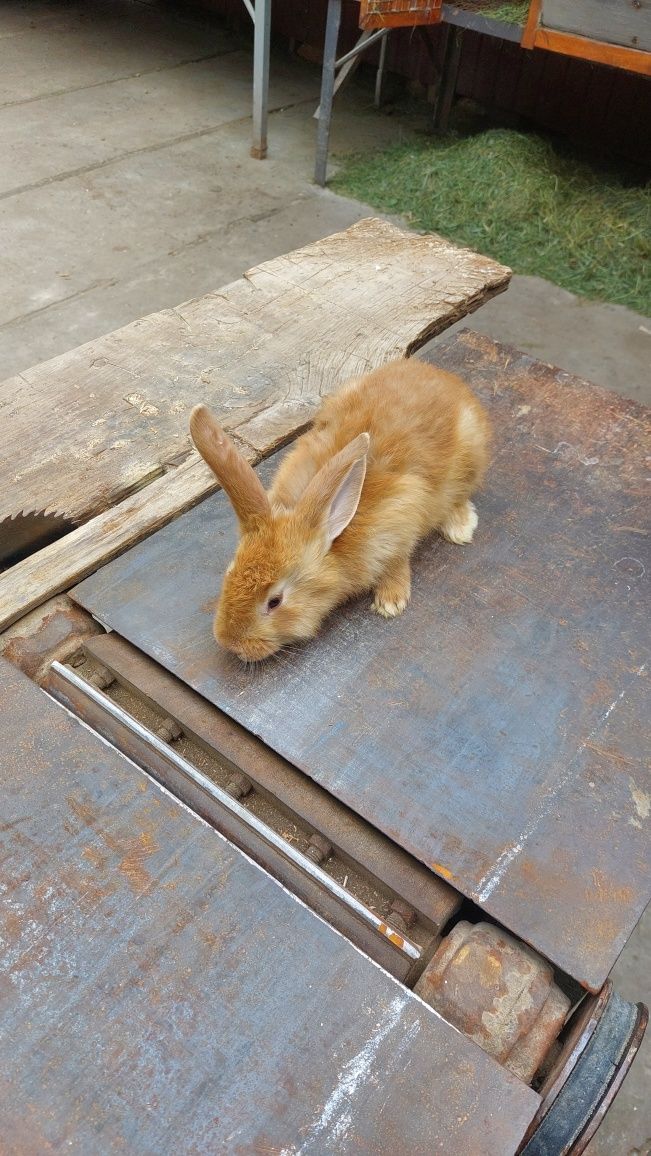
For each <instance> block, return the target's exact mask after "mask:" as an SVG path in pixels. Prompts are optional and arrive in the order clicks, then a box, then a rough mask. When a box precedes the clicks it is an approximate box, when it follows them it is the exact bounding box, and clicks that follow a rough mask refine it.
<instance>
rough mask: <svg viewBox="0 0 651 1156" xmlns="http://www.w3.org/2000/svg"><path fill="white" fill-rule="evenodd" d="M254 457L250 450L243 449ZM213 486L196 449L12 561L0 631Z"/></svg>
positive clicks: (3, 589) (2, 588) (0, 598)
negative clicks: (54, 539)
mask: <svg viewBox="0 0 651 1156" xmlns="http://www.w3.org/2000/svg"><path fill="white" fill-rule="evenodd" d="M247 456H249V457H254V455H253V454H250V453H249V454H248V455H247ZM218 488H219V487H218V485H217V481H216V479H215V477H214V476H213V474H212V473H211V472H210V470H209V469H208V467H207V466H206V465H205V464H204V462H203V461H202V460H201V458H200V457H199V455H198V454H196V453H193V454H192V455H191V457H190V458H189V459H188V461H187V462H185V463H184V464H183V465H181V466H179V467H178V468H177V469H176V470H174V471H173V472H172V473H171V474H169V475H168V476H165V477H162V478H158V479H157V480H156V481H155V482H152V484H151V485H150V486H148V487H147V489H146V490H140V491H139V492H138V493H136V494H133V495H131V496H130V497H129V498H125V499H124V501H123V502H120V503H119V505H117V506H115V507H114V508H113V509H110V510H105V511H104V513H102V514H98V516H97V517H96V518H93V519H91V521H90V522H86V524H85V525H83V526H79V527H78V528H77V529H76V530H73V531H72V532H71V533H70V534H67V535H66V537H65V538H62V539H61V540H60V541H58V542H53V543H52V545H51V546H45V547H44V549H42V550H39V551H38V552H37V553H36V554H33V555H32V557H31V558H26V559H25V560H24V561H22V562H18V563H17V564H16V565H15V566H13V567H12V568H11V570H8V571H7V573H6V574H4V575H3V576H2V578H0V630H4V629H5V628H6V627H8V626H10V625H11V624H12V622H16V621H18V619H19V618H22V617H23V616H24V615H25V614H27V613H28V612H29V611H30V610H34V609H35V608H36V607H37V606H40V605H42V603H43V602H45V601H47V599H48V598H51V597H52V596H53V595H54V594H60V593H61V592H62V591H64V590H68V589H69V588H70V587H71V586H72V585H74V583H75V582H77V581H80V580H81V579H82V578H85V577H86V576H87V575H88V574H92V572H93V571H94V570H96V569H97V568H98V566H101V565H102V564H103V563H105V562H108V561H109V560H110V559H111V558H115V557H116V555H117V554H120V553H121V552H122V550H124V549H126V547H127V546H129V545H131V544H132V543H135V542H138V541H140V539H141V538H144V537H146V536H147V534H151V533H153V532H154V530H158V529H159V528H160V527H161V526H164V525H165V524H166V523H167V522H169V521H170V519H171V518H173V517H175V515H176V514H180V513H181V512H182V511H185V510H189V509H190V508H191V507H192V506H194V505H196V503H197V502H199V501H201V499H202V498H204V497H205V496H206V495H207V494H210V493H213V492H214V491H215V490H217V489H218Z"/></svg>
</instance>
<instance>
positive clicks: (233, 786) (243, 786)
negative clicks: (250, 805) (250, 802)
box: [226, 771, 253, 799]
mask: <svg viewBox="0 0 651 1156" xmlns="http://www.w3.org/2000/svg"><path fill="white" fill-rule="evenodd" d="M252 790H253V784H252V783H251V782H249V780H248V779H247V778H246V776H245V775H241V774H240V773H239V771H238V772H237V773H236V774H234V775H233V778H232V779H230V780H229V781H228V783H227V784H226V791H227V793H228V794H229V795H230V796H231V798H233V799H245V798H246V796H247V795H250V794H251V791H252Z"/></svg>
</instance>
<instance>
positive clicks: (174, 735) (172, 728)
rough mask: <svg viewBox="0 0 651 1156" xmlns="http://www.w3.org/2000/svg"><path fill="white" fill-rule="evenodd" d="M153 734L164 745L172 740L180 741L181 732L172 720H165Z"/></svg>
mask: <svg viewBox="0 0 651 1156" xmlns="http://www.w3.org/2000/svg"><path fill="white" fill-rule="evenodd" d="M155 733H156V735H157V736H158V738H159V739H162V740H163V742H164V743H171V742H174V739H180V737H181V735H182V734H183V731H182V730H181V728H180V726H179V724H178V723H177V722H175V721H174V719H173V718H165V719H163V721H162V723H161V725H160V726H159V728H158V730H157V731H156V732H155Z"/></svg>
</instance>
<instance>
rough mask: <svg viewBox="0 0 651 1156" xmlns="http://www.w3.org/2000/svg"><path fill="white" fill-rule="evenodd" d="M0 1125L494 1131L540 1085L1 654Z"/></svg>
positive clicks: (80, 1133)
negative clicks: (342, 932) (504, 1064)
mask: <svg viewBox="0 0 651 1156" xmlns="http://www.w3.org/2000/svg"><path fill="white" fill-rule="evenodd" d="M0 694H1V697H2V707H3V709H2V713H1V714H0V749H1V750H2V755H3V760H2V761H3V802H2V820H3V821H2V828H1V840H0V846H1V852H2V889H1V893H0V934H1V937H2V954H1V958H0V1022H1V1023H2V1032H1V1033H0V1092H1V1094H0V1136H1V1137H2V1140H1V1141H0V1147H1V1148H2V1151H3V1153H15V1154H20V1156H31V1154H32V1153H33V1154H34V1156H37V1154H38V1156H42V1154H43V1153H45V1152H69V1153H71V1154H73V1156H109V1154H113V1153H124V1152H126V1153H129V1156H186V1154H187V1156H201V1154H205V1156H216V1154H217V1153H224V1154H228V1156H231V1154H232V1156H238V1154H240V1156H252V1154H255V1153H259V1154H262V1153H266V1154H270V1153H275V1154H276V1156H281V1154H283V1153H284V1154H285V1156H290V1154H292V1156H298V1153H306V1154H308V1153H310V1154H314V1156H322V1154H325V1153H334V1152H336V1153H341V1154H345V1153H360V1152H367V1153H373V1154H375V1153H378V1154H380V1153H396V1152H409V1153H413V1154H418V1153H422V1154H423V1156H425V1154H427V1156H430V1153H432V1152H433V1151H436V1150H440V1151H444V1152H446V1153H450V1154H451V1156H454V1154H458V1156H468V1154H485V1156H495V1154H496V1153H497V1152H499V1153H500V1154H502V1153H503V1154H504V1156H508V1153H512V1152H514V1151H515V1149H516V1147H517V1145H518V1142H519V1140H520V1139H521V1138H522V1136H523V1134H524V1131H525V1129H526V1127H527V1124H528V1123H529V1121H530V1120H531V1118H532V1116H533V1114H534V1113H535V1110H536V1108H537V1105H538V1103H539V1098H538V1097H537V1096H536V1094H535V1093H534V1092H532V1091H531V1090H530V1089H529V1088H527V1087H525V1086H524V1085H523V1084H521V1083H520V1082H519V1081H518V1080H516V1079H515V1078H514V1077H512V1076H511V1075H510V1074H509V1073H508V1072H506V1071H505V1070H503V1069H502V1068H500V1067H499V1066H498V1065H497V1064H496V1063H495V1062H494V1061H493V1060H492V1059H491V1058H490V1057H489V1056H487V1055H486V1054H485V1053H484V1052H482V1051H481V1050H480V1049H479V1048H477V1047H476V1046H475V1045H474V1044H473V1043H472V1042H471V1041H470V1040H467V1039H466V1038H465V1037H463V1036H461V1035H460V1034H459V1033H458V1032H456V1031H455V1030H454V1029H453V1028H451V1027H449V1026H448V1025H447V1024H446V1023H445V1022H444V1021H443V1020H441V1019H440V1018H439V1017H438V1016H437V1015H436V1014H435V1013H434V1012H432V1011H431V1010H430V1009H429V1008H427V1007H426V1006H425V1005H424V1004H422V1003H421V1002H420V1001H419V1000H417V999H416V997H415V996H413V995H412V994H411V993H410V992H409V991H407V990H406V989H404V988H402V987H401V986H400V985H399V984H398V983H396V982H395V981H394V980H392V979H391V978H390V977H389V976H388V975H386V974H385V973H384V972H382V971H381V970H380V969H379V968H378V967H376V966H375V965H374V964H372V963H371V962H370V961H369V960H368V959H366V957H364V956H362V955H361V954H360V953H359V952H358V951H356V949H355V948H354V947H352V945H351V944H349V943H348V942H347V941H346V940H344V939H342V938H341V936H339V935H337V934H336V933H335V932H333V931H332V930H331V929H330V928H329V927H328V926H327V925H326V924H324V923H322V922H321V921H320V920H319V919H317V918H316V916H314V915H313V914H312V913H311V912H310V911H308V910H307V909H306V908H305V907H303V906H302V905H301V904H299V903H298V901H296V900H295V899H294V898H293V897H291V896H290V895H288V894H287V892H285V891H284V890H283V889H282V887H280V886H279V885H278V884H277V883H275V882H274V881H273V880H271V879H270V878H269V876H267V875H266V874H265V873H264V872H263V871H261V870H260V869H259V868H258V867H256V866H255V865H254V864H252V863H251V862H249V861H248V860H247V859H245V858H244V856H243V855H242V854H241V853H240V852H239V851H237V850H236V849H235V848H234V847H232V846H231V845H230V844H228V843H227V842H225V841H224V840H223V839H222V838H221V837H220V836H219V835H217V834H216V833H215V832H214V831H213V830H212V829H211V828H209V827H207V826H206V825H205V824H204V823H203V822H202V821H201V820H199V819H197V818H196V817H194V816H193V815H192V814H190V813H189V812H188V811H186V810H185V809H184V808H183V807H182V806H181V805H180V804H178V803H177V802H175V801H174V800H173V799H171V798H170V797H169V796H168V795H166V794H164V793H163V792H162V791H161V790H159V789H158V788H157V787H156V786H155V785H154V784H153V783H152V782H151V781H150V780H148V779H147V778H146V777H145V776H144V775H143V774H142V773H141V772H140V771H138V770H137V769H136V768H135V767H134V766H132V765H131V764H129V763H128V762H127V761H126V760H125V759H124V758H122V757H121V756H120V755H118V754H117V753H116V752H115V751H114V750H113V749H111V748H109V747H108V746H107V745H106V744H104V743H103V742H102V741H101V740H100V739H99V738H98V737H97V736H95V735H93V734H91V733H90V732H89V731H88V730H86V729H84V728H83V727H82V726H81V725H80V724H79V723H78V722H76V721H75V720H74V719H72V718H71V717H70V716H69V715H68V714H67V713H66V712H65V711H64V709H63V708H62V707H60V706H58V705H56V704H55V703H54V702H52V701H51V700H50V699H48V698H47V697H46V695H44V694H43V692H42V691H40V690H39V689H38V688H37V687H36V686H35V685H34V684H33V683H31V682H29V681H28V679H27V678H26V677H25V676H24V675H22V674H20V673H19V672H18V671H17V670H16V669H15V668H14V667H12V666H9V665H8V664H7V663H5V662H4V661H2V660H0Z"/></svg>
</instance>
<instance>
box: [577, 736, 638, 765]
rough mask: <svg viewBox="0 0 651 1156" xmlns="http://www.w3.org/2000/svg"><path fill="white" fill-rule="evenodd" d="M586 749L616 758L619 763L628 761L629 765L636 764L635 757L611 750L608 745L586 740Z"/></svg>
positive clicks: (609, 757) (607, 757)
mask: <svg viewBox="0 0 651 1156" xmlns="http://www.w3.org/2000/svg"><path fill="white" fill-rule="evenodd" d="M583 745H584V747H585V748H586V750H589V751H594V752H595V754H596V755H602V756H603V757H604V758H605V759H614V761H615V762H617V763H626V765H627V766H629V767H634V766H635V765H636V764H635V763H634V761H633V759H627V758H625V756H624V755H618V754H617V752H616V751H609V750H608V748H607V747H599V746H597V744H596V743H590V742H585V743H584V744H583Z"/></svg>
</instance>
